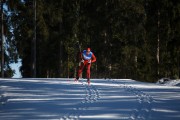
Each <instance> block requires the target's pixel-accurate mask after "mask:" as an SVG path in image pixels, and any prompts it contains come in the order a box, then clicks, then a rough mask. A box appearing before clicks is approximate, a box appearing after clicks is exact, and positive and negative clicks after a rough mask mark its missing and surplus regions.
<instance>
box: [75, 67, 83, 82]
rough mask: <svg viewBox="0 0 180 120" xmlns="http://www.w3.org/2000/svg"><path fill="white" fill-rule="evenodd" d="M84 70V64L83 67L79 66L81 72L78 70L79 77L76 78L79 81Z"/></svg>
mask: <svg viewBox="0 0 180 120" xmlns="http://www.w3.org/2000/svg"><path fill="white" fill-rule="evenodd" d="M83 69H84V63H81V65H80V66H79V70H78V73H77V76H76V79H77V80H78V79H79V77H80V75H81V73H82V71H83Z"/></svg>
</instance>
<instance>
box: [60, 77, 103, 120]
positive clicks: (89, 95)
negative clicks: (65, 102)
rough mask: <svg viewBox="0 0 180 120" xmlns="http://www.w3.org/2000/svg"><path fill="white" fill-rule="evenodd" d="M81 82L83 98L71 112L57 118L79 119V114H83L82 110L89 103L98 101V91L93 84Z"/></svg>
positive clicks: (88, 105) (89, 104)
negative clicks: (83, 90) (83, 92)
mask: <svg viewBox="0 0 180 120" xmlns="http://www.w3.org/2000/svg"><path fill="white" fill-rule="evenodd" d="M81 84H82V85H83V86H84V89H85V93H86V94H85V96H84V99H83V100H82V101H81V102H80V103H79V104H78V105H77V106H76V107H75V108H74V109H73V111H72V112H71V113H67V114H65V115H64V116H62V117H61V118H60V119H59V120H79V119H80V116H81V115H83V111H85V110H88V108H90V107H91V104H93V103H95V102H97V101H98V99H99V98H100V95H99V91H98V89H97V88H96V87H95V86H94V85H92V84H91V85H88V84H87V83H86V82H83V81H81Z"/></svg>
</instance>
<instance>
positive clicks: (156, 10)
mask: <svg viewBox="0 0 180 120" xmlns="http://www.w3.org/2000/svg"><path fill="white" fill-rule="evenodd" d="M10 1H11V0H8V2H10ZM36 2H37V7H36V14H37V18H36V19H37V20H36V29H37V31H36V42H37V49H36V51H37V77H74V72H75V71H76V69H75V68H76V67H77V61H76V55H77V52H78V51H79V50H78V48H77V47H76V45H75V44H76V42H77V41H79V43H80V45H81V48H82V49H85V48H86V47H87V46H90V47H91V48H92V51H93V52H94V54H95V56H96V57H97V62H96V63H95V64H93V65H92V77H95V78H100V77H104V78H132V79H137V80H145V81H149V82H155V81H156V80H157V79H159V78H161V77H171V78H179V76H180V69H179V68H180V55H179V53H180V42H179V39H180V22H179V17H180V14H179V13H180V2H179V1H172V0H160V1H156V0H133V1H132V0H123V1H120V0H73V1H72V0H53V1H48V0H36ZM9 8H10V9H9V10H10V11H12V12H14V14H12V15H11V16H10V17H9V18H10V19H9V21H10V23H11V24H9V26H10V27H11V28H13V31H12V32H11V34H9V35H7V36H8V38H9V40H10V39H11V40H12V43H13V45H14V46H13V49H12V50H11V51H13V50H15V49H17V53H18V56H19V57H20V58H21V59H22V67H21V72H22V75H23V77H31V67H32V61H31V60H32V54H33V53H32V40H33V37H34V23H33V19H34V9H33V8H34V7H33V0H27V1H24V2H22V1H17V0H16V1H14V2H12V1H11V4H9ZM158 39H159V43H158ZM12 43H11V44H12ZM158 44H159V45H158ZM158 49H159V62H158V60H157V56H158ZM12 54H13V56H17V55H16V54H15V53H12ZM15 58H17V57H15Z"/></svg>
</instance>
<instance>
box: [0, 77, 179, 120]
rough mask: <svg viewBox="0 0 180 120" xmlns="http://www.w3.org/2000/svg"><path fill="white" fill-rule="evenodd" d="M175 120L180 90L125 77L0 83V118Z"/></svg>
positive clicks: (4, 81)
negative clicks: (87, 81)
mask: <svg viewBox="0 0 180 120" xmlns="http://www.w3.org/2000/svg"><path fill="white" fill-rule="evenodd" d="M101 119H105V120H113V119H117V120H180V87H177V86H165V85H158V84H155V83H145V82H137V81H134V80H130V79H92V80H91V85H90V86H88V85H87V83H86V80H85V79H82V80H80V82H74V81H73V79H68V78H58V79H55V78H54V79H0V120H101Z"/></svg>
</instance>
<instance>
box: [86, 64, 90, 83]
mask: <svg viewBox="0 0 180 120" xmlns="http://www.w3.org/2000/svg"><path fill="white" fill-rule="evenodd" d="M90 69H91V64H90V63H88V64H87V72H86V76H87V82H88V83H90V74H91V71H90Z"/></svg>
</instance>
